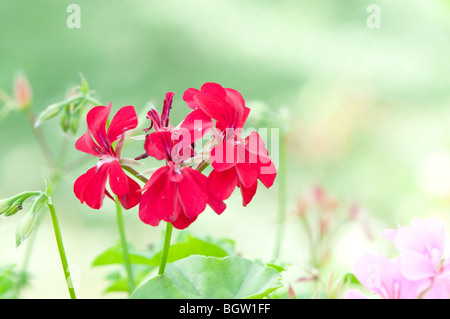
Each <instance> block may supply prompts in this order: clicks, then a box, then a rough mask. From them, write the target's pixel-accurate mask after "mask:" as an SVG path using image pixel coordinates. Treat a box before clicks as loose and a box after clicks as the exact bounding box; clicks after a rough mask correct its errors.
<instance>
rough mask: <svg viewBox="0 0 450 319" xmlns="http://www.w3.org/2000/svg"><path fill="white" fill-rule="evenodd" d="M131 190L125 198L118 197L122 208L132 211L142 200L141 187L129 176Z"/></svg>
mask: <svg viewBox="0 0 450 319" xmlns="http://www.w3.org/2000/svg"><path fill="white" fill-rule="evenodd" d="M127 178H128V185H129V190H128V192H127V193H126V194H125V195H123V196H117V197H118V198H119V201H120V203H121V204H122V207H123V208H125V209H130V208H133V207H134V206H136V205H137V204H139V202H140V200H141V187H140V186H139V184H138V183H136V182H135V181H134V180H133V179H132V178H130V177H129V176H127Z"/></svg>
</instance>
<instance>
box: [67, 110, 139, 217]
mask: <svg viewBox="0 0 450 319" xmlns="http://www.w3.org/2000/svg"><path fill="white" fill-rule="evenodd" d="M110 112H111V104H109V106H108V107H106V106H97V107H94V108H93V109H92V110H90V111H89V113H88V114H87V117H86V120H87V126H88V130H87V132H86V133H85V134H84V135H83V136H82V137H80V138H79V139H78V141H77V142H76V144H75V148H76V149H77V150H79V151H82V152H85V153H88V154H91V155H94V156H97V157H100V161H99V162H98V163H97V165H96V166H94V167H93V168H91V169H89V170H88V171H87V172H86V173H85V174H83V175H81V176H80V177H79V178H78V179H77V180H76V181H75V184H74V193H75V195H76V196H77V198H78V199H79V200H80V201H81V203H84V202H85V203H86V204H87V205H88V206H89V207H91V208H94V209H99V208H100V207H101V206H102V204H103V199H104V197H105V195H107V196H108V197H110V198H111V199H113V197H112V196H111V194H110V193H109V192H108V190H107V189H106V182H107V179H108V177H109V185H110V187H111V191H112V192H113V193H114V194H116V195H117V197H118V199H119V201H120V203H121V204H122V206H123V207H124V208H125V209H129V208H132V207H134V206H136V205H137V204H138V203H139V200H140V198H141V194H140V191H139V190H140V186H139V185H138V184H137V183H136V182H135V181H134V180H133V179H131V178H130V177H129V176H127V175H126V174H125V172H124V171H123V169H122V166H121V165H120V163H119V160H120V155H121V151H122V146H123V142H124V133H125V132H126V131H128V130H131V129H134V128H136V126H137V124H138V121H137V115H136V111H135V110H134V107H133V106H125V107H123V108H121V109H120V110H119V111H118V112H117V114H116V115H115V116H114V118H113V119H112V121H111V124H110V125H109V127H108V129H106V124H107V120H108V117H109V113H110ZM117 140H119V141H118V143H117V145H116V146H115V149H114V148H113V145H112V144H113V143H114V142H115V141H117Z"/></svg>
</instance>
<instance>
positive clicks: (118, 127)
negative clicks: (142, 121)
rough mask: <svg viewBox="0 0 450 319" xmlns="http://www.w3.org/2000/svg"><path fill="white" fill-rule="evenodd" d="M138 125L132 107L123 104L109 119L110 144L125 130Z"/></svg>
mask: <svg viewBox="0 0 450 319" xmlns="http://www.w3.org/2000/svg"><path fill="white" fill-rule="evenodd" d="M137 125H138V119H137V115H136V111H135V110H134V107H133V106H131V105H129V106H124V107H122V108H121V109H120V110H119V111H118V112H117V113H116V115H114V118H113V119H112V121H111V124H110V125H109V127H108V133H107V134H108V141H109V143H110V144H112V143H113V142H114V141H115V140H117V139H118V138H119V137H120V136H121V135H122V134H123V133H124V132H125V131H128V130H131V129H134V128H136V127H137Z"/></svg>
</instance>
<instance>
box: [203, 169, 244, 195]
mask: <svg viewBox="0 0 450 319" xmlns="http://www.w3.org/2000/svg"><path fill="white" fill-rule="evenodd" d="M237 183H238V179H237V175H236V172H235V170H234V169H233V168H231V169H228V170H225V171H221V172H220V171H217V170H215V169H214V170H213V171H212V172H211V173H210V174H209V176H208V191H209V193H210V194H211V196H212V197H213V198H214V199H215V200H219V201H223V200H225V199H227V198H229V197H230V196H231V194H232V193H233V191H234V189H235V188H236V186H237Z"/></svg>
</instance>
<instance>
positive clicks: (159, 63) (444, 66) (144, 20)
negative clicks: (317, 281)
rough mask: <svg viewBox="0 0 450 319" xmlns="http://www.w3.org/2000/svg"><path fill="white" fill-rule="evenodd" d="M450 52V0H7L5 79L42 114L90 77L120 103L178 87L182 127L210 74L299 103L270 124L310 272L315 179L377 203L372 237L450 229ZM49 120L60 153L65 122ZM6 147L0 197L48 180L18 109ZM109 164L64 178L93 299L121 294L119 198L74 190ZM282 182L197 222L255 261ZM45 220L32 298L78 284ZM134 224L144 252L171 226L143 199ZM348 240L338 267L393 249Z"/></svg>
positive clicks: (73, 250)
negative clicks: (115, 288)
mask: <svg viewBox="0 0 450 319" xmlns="http://www.w3.org/2000/svg"><path fill="white" fill-rule="evenodd" d="M71 3H76V4H78V5H79V6H80V8H81V28H79V29H70V28H68V27H67V25H66V20H67V18H68V16H69V15H70V13H68V12H66V8H67V6H68V5H69V4H71ZM371 3H376V4H378V5H379V6H380V8H381V28H369V27H368V26H367V25H366V20H367V18H368V17H369V15H370V13H368V12H367V11H366V9H367V7H368V5H369V4H371ZM449 56H450V1H447V0H418V1H407V0H398V1H387V0H386V1H381V0H378V1H365V0H346V1H335V0H333V1H332V0H321V1H294V0H292V1H287V0H282V1H261V0H258V1H256V0H227V1H225V0H210V1H200V0H191V1H181V0H178V1H177V0H168V1H137V0H131V1H102V2H100V1H86V0H79V1H76V2H73V1H44V0H40V1H6V0H2V1H0V70H1V73H0V88H2V89H3V90H4V91H5V92H11V91H12V79H13V77H14V75H15V74H16V73H17V72H18V71H22V72H23V73H24V74H26V76H27V77H28V79H29V81H30V83H31V85H32V88H33V111H34V112H35V113H36V114H37V113H39V112H40V111H42V110H43V109H44V108H45V107H46V106H48V105H49V104H51V103H53V102H56V101H60V100H62V99H63V98H64V96H65V94H66V92H67V90H68V89H69V88H71V87H73V86H74V85H77V84H79V73H80V72H82V73H83V74H84V76H85V77H86V78H87V80H88V82H89V84H90V86H91V88H93V89H94V90H96V97H97V98H98V99H99V100H100V101H102V102H103V103H105V104H106V103H109V102H111V101H112V102H113V107H114V109H115V110H117V109H118V108H119V107H121V106H124V105H134V106H135V108H136V109H137V111H138V112H141V111H145V106H146V104H147V103H148V102H152V103H153V104H154V105H156V107H157V108H158V107H161V106H162V101H163V99H164V94H165V92H167V91H174V92H175V94H176V95H175V99H174V108H173V112H172V113H173V115H172V121H173V122H174V123H178V121H179V120H181V119H182V118H183V116H184V115H186V114H187V112H188V108H187V107H186V105H185V103H184V102H183V101H182V94H183V92H184V90H186V89H187V88H190V87H196V88H199V87H200V86H201V85H202V84H203V83H204V82H218V83H220V84H221V85H223V86H224V87H231V88H234V89H236V90H238V91H240V92H241V93H242V95H243V96H244V98H245V99H246V101H247V104H248V106H250V107H252V106H253V105H266V106H267V107H268V108H270V109H271V110H272V111H273V112H275V113H280V112H285V111H283V110H285V109H288V110H289V111H288V116H287V117H286V119H285V120H284V121H282V122H281V123H280V122H274V121H273V122H272V124H271V126H270V127H280V128H289V129H290V133H289V138H288V144H287V145H288V152H289V153H288V154H289V158H288V173H287V176H288V179H287V182H288V188H287V198H288V216H287V227H286V231H285V234H284V242H283V250H282V258H284V259H285V260H286V261H289V262H291V263H292V264H293V268H294V269H296V267H297V269H301V268H302V267H306V266H305V260H306V259H307V258H308V256H307V253H306V251H305V238H304V237H305V236H304V232H303V230H302V227H301V223H300V222H299V221H298V217H297V216H296V215H295V211H296V205H297V200H298V198H299V196H300V195H301V194H304V193H305V192H308V191H309V189H310V188H311V187H312V186H313V185H316V184H321V185H323V186H324V187H325V188H326V189H327V190H328V191H329V192H331V193H333V194H334V195H335V196H336V197H337V198H338V199H339V201H340V202H341V203H343V206H345V205H347V204H350V203H353V202H357V203H359V204H360V205H361V206H362V207H364V210H365V211H366V213H367V216H368V218H369V220H370V223H371V225H372V228H373V230H374V232H380V231H381V230H383V229H384V228H385V227H395V226H396V223H397V222H399V223H401V224H407V225H409V224H410V222H411V219H412V218H413V217H429V216H435V217H438V218H441V219H442V220H444V221H445V222H446V223H447V225H450V224H448V222H449V218H448V216H449V211H450V201H449V199H450V107H449V106H450V87H449V85H450V63H449ZM255 110H256V106H255ZM255 113H257V112H256V111H254V112H253V114H252V116H254V117H255V115H259V114H255ZM256 117H257V116H256ZM269 122H270V121H269ZM250 124H253V126H254V127H257V126H258V122H257V121H256V122H255V121H254V122H252V123H250V122H249V125H250ZM42 128H43V131H44V134H45V136H46V138H48V140H49V141H50V143H51V145H52V150H53V151H54V154H55V155H56V154H58V151H59V149H60V146H61V141H62V133H61V129H60V128H59V126H58V120H55V121H49V122H48V123H45V124H44V125H43V127H42ZM84 129H85V128H84V127H83V128H82V129H80V131H79V134H78V135H77V136H76V138H78V137H79V136H81V134H82V131H83V130H84ZM74 142H75V139H69V142H66V143H72V144H71V145H72V146H70V147H69V148H70V151H69V153H68V158H69V159H76V158H78V157H79V156H80V154H79V152H77V151H75V150H74V147H73V145H74ZM0 146H1V149H2V152H1V154H2V156H1V157H0V198H4V197H9V196H11V195H13V194H16V193H19V192H22V191H24V190H34V189H42V187H43V179H42V176H45V174H46V170H45V169H44V167H45V159H44V157H43V156H42V154H41V152H40V150H39V147H38V145H37V143H36V141H35V139H34V136H33V135H32V131H31V128H30V127H29V126H28V124H27V122H26V119H25V117H24V116H23V114H21V113H20V112H11V113H10V114H9V115H8V116H7V117H6V118H4V119H2V120H1V121H0ZM139 151H140V150H139V149H138V150H136V151H133V152H130V156H136V155H139ZM135 152H137V154H136V153H135ZM95 161H96V160H95V159H94V158H92V159H90V160H89V161H88V162H87V163H86V164H85V165H84V166H80V167H78V168H77V169H76V170H75V171H73V172H71V173H70V174H69V175H66V176H64V178H63V179H62V180H61V182H60V184H59V185H58V187H57V189H56V190H55V205H56V207H57V209H58V213H59V215H60V224H61V228H62V231H63V239H64V243H65V245H66V251H67V254H68V258H69V262H70V263H71V264H74V265H77V266H78V267H79V269H80V278H81V284H80V287H79V288H78V289H77V292H78V295H79V297H81V298H97V297H100V298H101V297H105V296H108V297H115V296H117V297H122V296H123V295H122V294H120V293H118V294H117V295H115V294H109V295H103V294H102V291H103V289H104V288H105V287H106V284H105V279H104V276H105V273H107V272H106V270H105V269H97V268H92V267H91V262H92V260H93V258H95V256H97V255H98V254H99V253H100V252H102V251H103V250H104V249H106V248H107V247H109V246H111V245H113V244H114V243H115V242H116V241H117V240H118V234H117V231H116V223H115V214H114V206H113V205H112V203H111V202H110V201H105V205H104V207H103V208H102V209H101V210H100V211H92V210H90V209H89V208H88V207H86V206H85V205H80V203H79V202H78V200H77V199H76V198H75V196H74V195H73V193H72V185H73V182H74V180H75V179H76V178H77V177H78V176H79V175H81V174H82V173H84V172H85V171H86V170H87V169H88V168H90V167H92V166H93V165H94V163H95ZM277 187H278V186H277V185H275V186H274V187H273V188H271V189H269V190H267V189H265V188H264V187H263V186H262V185H260V187H259V190H258V192H257V194H256V196H255V198H254V199H253V201H252V203H251V204H250V205H248V206H247V207H246V208H243V207H242V206H241V198H240V194H239V191H236V192H235V194H234V195H233V196H232V197H231V198H230V200H228V201H227V204H228V209H227V211H226V212H225V213H224V214H223V215H222V216H216V215H215V214H214V213H213V212H212V211H211V210H207V211H206V212H204V213H203V214H202V215H200V217H199V219H198V220H197V221H196V222H195V223H194V224H192V227H191V228H190V230H191V231H192V232H196V233H205V234H208V235H212V236H217V237H227V238H231V239H233V240H235V241H236V245H237V248H238V250H239V251H241V252H242V254H243V256H246V257H248V258H259V259H263V260H269V259H270V257H271V254H272V250H273V245H274V236H275V235H274V234H275V228H276V226H275V225H276V220H277V207H278V203H277V199H278V192H277V190H278V189H277ZM20 215H21V214H20V213H19V214H17V215H16V216H14V217H11V218H3V217H2V218H0V241H1V246H0V247H1V248H0V265H4V264H18V265H20V264H21V263H22V259H23V256H24V253H25V250H26V247H25V246H26V245H22V246H20V247H19V248H15V239H14V233H15V228H16V226H17V224H18V222H19V221H20V218H21V216H20ZM45 215H46V216H44V219H43V221H42V223H41V225H40V227H39V229H38V230H37V231H36V233H35V235H36V239H35V242H34V246H33V247H34V248H33V249H34V250H33V255H32V256H31V259H30V266H29V270H30V272H31V274H32V278H31V286H30V287H29V288H28V289H27V290H25V291H24V293H23V297H28V298H61V297H64V296H66V295H67V291H66V287H65V284H64V281H63V274H62V271H61V269H60V268H61V266H60V263H59V259H58V254H57V250H56V244H55V241H54V238H53V230H52V228H51V222H50V218H49V216H48V214H45ZM126 228H127V229H126V230H127V234H128V237H129V238H128V239H129V240H130V242H132V243H133V245H134V246H136V247H140V248H142V247H146V245H148V244H150V243H152V242H153V241H155V240H156V239H158V238H160V236H161V234H162V230H163V227H158V228H152V227H150V226H147V225H144V224H143V223H141V222H140V221H139V218H138V216H137V210H136V209H134V210H131V211H130V212H127V213H126ZM336 240H337V243H336V247H335V251H334V259H333V263H332V265H333V267H335V268H336V269H341V270H342V271H344V272H347V271H350V270H351V265H352V264H353V263H354V262H355V261H356V259H357V258H358V257H359V255H360V254H361V253H362V252H364V251H369V250H373V251H376V252H380V249H379V246H378V245H379V243H378V242H379V238H378V237H375V241H369V240H368V239H366V237H365V236H364V231H362V230H361V229H359V228H358V227H353V228H349V229H347V230H346V231H345V232H344V233H342V234H340V236H339V238H338V239H336ZM295 276H297V274H294V275H293V277H295ZM300 289H301V288H300Z"/></svg>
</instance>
